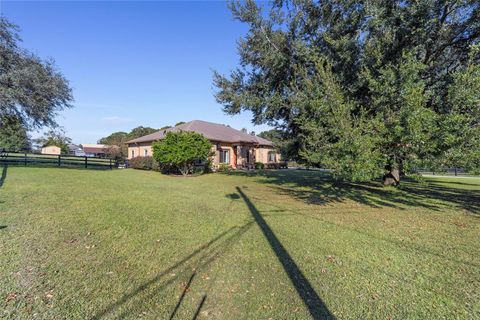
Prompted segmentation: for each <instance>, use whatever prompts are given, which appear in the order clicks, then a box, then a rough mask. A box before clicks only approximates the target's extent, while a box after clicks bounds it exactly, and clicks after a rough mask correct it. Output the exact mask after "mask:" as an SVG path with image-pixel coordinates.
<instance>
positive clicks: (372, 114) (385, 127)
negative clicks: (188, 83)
mask: <svg viewBox="0 0 480 320" xmlns="http://www.w3.org/2000/svg"><path fill="white" fill-rule="evenodd" d="M230 8H231V10H232V12H233V15H234V17H235V19H237V20H239V21H241V22H243V23H246V24H247V25H248V27H249V31H248V33H247V35H246V36H245V37H244V38H243V39H241V40H240V41H239V42H238V51H239V55H240V63H239V66H238V67H237V68H236V69H235V70H233V71H232V72H231V73H230V74H229V75H222V74H219V73H217V72H216V73H215V74H214V84H215V86H216V87H217V88H218V91H217V93H216V98H217V101H219V102H220V103H221V104H223V106H224V111H225V112H227V113H229V114H237V113H239V112H242V111H244V110H248V111H251V112H252V113H253V122H254V123H256V124H260V123H267V124H270V125H273V126H274V127H276V128H277V129H280V130H282V132H283V133H284V134H285V135H286V136H288V137H290V138H291V139H292V141H293V142H292V146H294V147H295V152H294V154H295V155H296V158H297V160H298V161H300V162H304V163H307V164H309V165H321V164H322V165H327V166H328V167H330V168H331V169H332V170H333V172H334V174H335V176H337V177H340V178H345V179H348V180H368V179H372V178H375V177H378V176H380V175H382V174H383V173H384V170H385V168H387V169H388V170H389V177H390V179H386V181H387V182H391V183H395V184H396V183H398V181H399V173H400V171H405V172H408V171H411V170H412V169H413V168H414V167H415V166H421V165H429V166H463V167H465V168H468V169H478V168H480V151H479V150H480V138H479V137H480V128H479V123H480V112H479V106H480V66H479V61H480V51H479V48H478V43H479V39H480V2H479V1H478V0H459V1H453V0H425V1H357V0H355V1H353V0H325V1H308V0H285V1H282V0H277V1H273V2H270V3H268V4H266V3H262V4H261V5H260V4H257V3H255V2H254V1H244V2H243V1H242V2H236V1H235V2H232V3H231V4H230Z"/></svg>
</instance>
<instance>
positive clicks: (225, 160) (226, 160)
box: [220, 150, 230, 163]
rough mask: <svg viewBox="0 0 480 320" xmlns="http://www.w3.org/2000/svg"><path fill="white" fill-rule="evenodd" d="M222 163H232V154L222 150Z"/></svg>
mask: <svg viewBox="0 0 480 320" xmlns="http://www.w3.org/2000/svg"><path fill="white" fill-rule="evenodd" d="M220 163H230V152H229V151H228V150H220Z"/></svg>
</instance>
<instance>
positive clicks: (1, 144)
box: [0, 115, 31, 151]
mask: <svg viewBox="0 0 480 320" xmlns="http://www.w3.org/2000/svg"><path fill="white" fill-rule="evenodd" d="M0 149H5V150H8V151H29V150H30V149H31V143H30V137H29V136H28V133H27V129H26V128H25V126H24V125H23V123H22V122H21V121H20V119H18V117H16V116H8V115H4V116H3V117H1V118H0Z"/></svg>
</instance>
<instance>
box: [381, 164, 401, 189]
mask: <svg viewBox="0 0 480 320" xmlns="http://www.w3.org/2000/svg"><path fill="white" fill-rule="evenodd" d="M387 170H389V172H388V173H387V174H385V175H384V176H383V184H384V185H385V186H398V185H399V184H400V168H399V167H398V166H389V167H388V169H387Z"/></svg>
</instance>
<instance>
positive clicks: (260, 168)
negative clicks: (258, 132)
mask: <svg viewBox="0 0 480 320" xmlns="http://www.w3.org/2000/svg"><path fill="white" fill-rule="evenodd" d="M265 139H266V138H265ZM255 169H257V170H263V169H265V165H264V164H263V162H255Z"/></svg>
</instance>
